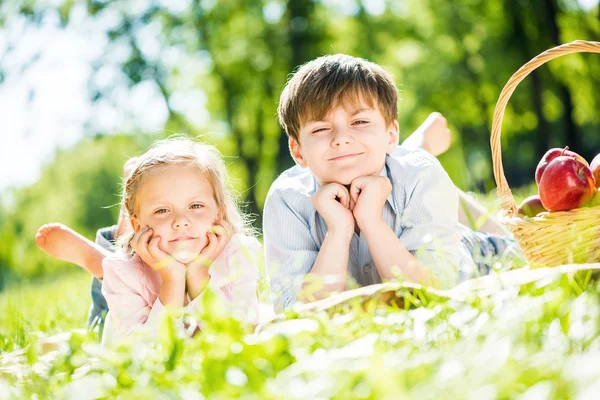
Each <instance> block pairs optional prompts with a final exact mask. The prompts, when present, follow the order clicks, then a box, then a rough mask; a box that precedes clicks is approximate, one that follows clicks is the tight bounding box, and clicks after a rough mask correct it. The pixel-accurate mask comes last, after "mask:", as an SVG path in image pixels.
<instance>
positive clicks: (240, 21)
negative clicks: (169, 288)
mask: <svg viewBox="0 0 600 400" xmlns="http://www.w3.org/2000/svg"><path fill="white" fill-rule="evenodd" d="M577 39H584V40H599V39H600V8H599V6H598V0H485V1H484V0H453V1H447V0H320V1H318V0H313V1H311V0H288V1H283V0H282V1H278V0H246V1H242V0H202V1H197V0H139V1H138V0H132V1H108V0H106V1H100V0H96V1H76V0H72V1H68V0H47V1H41V0H38V1H35V0H31V1H13V0H3V1H2V2H1V3H0V116H1V118H0V121H1V123H2V131H1V132H0V136H1V137H2V143H3V144H2V145H0V177H1V180H0V185H1V186H0V190H1V192H0V193H1V194H0V198H1V201H2V203H1V208H0V290H2V288H3V287H7V286H8V285H10V284H11V283H13V282H15V281H17V282H18V281H21V280H30V279H37V278H39V277H42V278H48V277H51V276H55V275H56V274H62V273H68V271H70V270H72V269H73V268H75V267H73V266H70V265H66V264H65V263H61V262H58V261H53V260H51V259H50V258H49V257H48V256H46V255H45V254H43V253H42V252H41V251H39V250H38V249H37V247H36V246H35V243H34V241H33V238H34V235H35V232H36V230H37V228H38V227H39V226H40V225H42V224H44V223H48V222H52V221H60V222H63V223H65V224H67V225H70V226H72V227H73V228H75V229H76V230H78V231H80V232H82V233H83V234H84V235H86V236H87V237H90V238H93V237H94V232H95V230H96V229H98V228H99V227H102V226H106V225H111V224H113V223H114V222H115V221H116V218H117V214H118V203H119V191H120V173H121V168H122V165H123V162H124V161H125V160H126V159H127V158H128V157H130V156H133V155H136V154H138V153H140V152H141V151H143V149H144V148H145V147H146V146H147V145H148V144H149V143H150V142H151V141H152V140H155V139H158V138H163V137H166V136H169V135H171V134H173V133H183V134H187V135H190V136H192V137H196V136H201V137H202V138H203V140H206V141H208V142H211V143H214V144H216V145H217V146H218V147H219V149H220V150H221V152H222V153H223V154H224V155H225V156H226V160H227V162H228V164H229V169H230V172H231V174H232V175H233V176H234V177H235V179H236V180H235V182H236V186H237V188H238V190H239V192H240V194H241V196H242V197H243V199H244V201H245V204H246V209H247V211H248V212H251V213H253V214H255V215H256V224H257V227H259V228H260V220H261V209H262V206H263V202H264V198H265V195H266V193H267V190H268V188H269V185H270V183H271V182H272V181H273V179H274V178H275V177H276V176H277V175H278V174H279V173H280V172H281V171H283V170H284V169H286V168H288V167H290V166H291V165H292V160H291V158H290V157H289V153H288V149H287V138H286V137H285V135H284V134H283V133H282V131H281V129H280V127H279V126H278V124H277V121H276V117H275V114H276V107H277V102H278V98H279V93H280V91H281V89H282V88H283V86H284V84H285V82H286V79H287V77H288V76H289V74H290V73H291V72H292V71H293V70H294V69H295V68H296V67H297V66H299V65H301V64H303V63H305V62H307V61H309V60H311V59H313V58H315V57H318V56H320V55H324V54H331V53H339V52H342V53H348V54H351V55H354V56H358V57H364V58H367V59H369V60H371V61H374V62H377V63H379V64H381V65H383V66H384V67H385V68H386V69H388V70H389V71H390V72H391V73H392V74H393V76H394V78H395V80H396V82H397V84H398V88H399V90H400V93H401V98H402V100H401V102H400V103H399V123H400V127H401V135H402V138H406V137H407V136H408V135H409V134H410V133H411V132H412V131H413V130H414V129H416V127H418V125H419V124H420V123H421V122H422V121H423V120H424V119H425V118H426V117H427V115H428V114H429V113H430V112H432V111H440V112H441V113H443V114H444V115H445V116H446V117H447V119H448V121H449V124H450V127H451V130H452V133H453V145H452V148H451V150H450V151H448V152H447V153H446V154H444V155H443V156H442V157H440V160H441V161H442V163H443V165H444V166H445V168H446V169H447V170H448V172H449V174H450V175H451V177H452V179H453V180H454V182H455V183H456V185H457V186H458V187H460V188H462V189H463V190H466V191H473V192H475V193H481V194H483V195H485V194H487V193H490V192H493V190H495V187H496V186H495V182H494V180H493V175H492V161H491V155H490V145H489V136H490V129H491V121H492V115H493V112H494V107H495V104H496V100H497V98H498V95H499V93H500V91H501V89H502V87H503V86H504V84H505V83H506V82H507V80H508V79H509V78H510V76H511V75H512V74H513V73H514V72H515V71H516V70H517V69H518V68H519V67H520V66H521V65H523V64H525V63H526V62H527V61H528V60H530V59H531V58H532V57H534V56H536V55H537V54H539V53H541V52H542V51H544V50H547V49H549V48H551V47H554V46H557V45H559V44H562V43H566V42H570V41H573V40H577ZM599 87H600V56H599V55H598V54H574V55H570V56H565V57H562V58H560V59H557V60H555V61H552V62H551V63H549V64H547V65H546V66H543V67H541V68H540V69H538V70H536V71H535V72H534V73H533V74H532V75H531V76H530V77H528V78H527V79H526V81H524V82H523V83H522V84H520V85H519V87H518V88H517V90H516V92H515V94H514V95H513V97H512V99H511V101H510V103H509V106H508V108H507V110H506V116H505V119H504V124H503V129H502V146H503V163H504V168H505V173H506V176H507V179H508V182H509V184H510V185H511V187H515V188H522V187H526V188H531V190H532V191H533V190H535V189H534V188H533V187H532V186H531V183H532V182H533V180H534V170H535V166H536V165H537V162H538V160H539V158H540V157H541V155H542V154H543V153H544V152H545V151H546V150H547V149H548V148H550V147H564V146H567V145H568V146H569V147H570V148H571V149H572V150H574V151H577V152H579V153H581V154H582V155H583V156H584V157H586V158H587V159H588V160H591V158H593V156H594V155H595V154H596V153H598V152H600V135H599V133H600V111H599V110H600V93H599V91H598V88H599Z"/></svg>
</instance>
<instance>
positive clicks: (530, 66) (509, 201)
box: [490, 40, 600, 216]
mask: <svg viewBox="0 0 600 400" xmlns="http://www.w3.org/2000/svg"><path fill="white" fill-rule="evenodd" d="M571 53H600V42H589V41H585V40H576V41H574V42H571V43H566V44H563V45H561V46H557V47H554V48H552V49H550V50H546V51H545V52H543V53H542V54H540V55H538V56H536V57H535V58H533V59H531V61H529V62H528V63H527V64H525V65H523V66H522V67H521V68H519V70H518V71H517V72H515V73H514V74H513V76H511V77H510V79H509V80H508V82H507V83H506V85H504V88H503V89H502V92H501V93H500V97H498V102H497V103H496V109H495V110H494V120H493V121H492V136H491V138H490V145H491V147H492V164H493V167H494V179H495V180H496V185H497V186H498V189H497V193H498V197H500V201H501V207H502V209H503V210H505V211H508V213H509V215H511V216H512V215H514V214H515V213H516V212H517V206H516V204H515V199H514V197H513V195H512V192H511V191H510V188H509V187H508V182H507V181H506V177H505V176H504V168H503V167H502V148H501V146H500V130H501V129H502V119H503V118H504V110H505V109H506V104H507V103H508V100H509V99H510V96H511V95H512V94H513V92H514V91H515V89H516V88H517V85H518V84H519V83H521V81H522V80H523V79H525V78H526V77H527V75H529V74H530V73H531V72H532V71H533V70H535V69H536V68H537V67H539V66H540V65H542V64H545V63H547V62H548V61H550V60H552V59H554V58H557V57H560V56H564V55H566V54H571Z"/></svg>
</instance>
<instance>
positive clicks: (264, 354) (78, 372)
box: [0, 271, 600, 399]
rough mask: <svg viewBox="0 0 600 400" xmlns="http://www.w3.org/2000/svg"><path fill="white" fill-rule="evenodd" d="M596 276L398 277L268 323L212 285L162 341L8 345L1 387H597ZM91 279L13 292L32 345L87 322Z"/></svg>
mask: <svg viewBox="0 0 600 400" xmlns="http://www.w3.org/2000/svg"><path fill="white" fill-rule="evenodd" d="M599 278H600V276H599V274H598V272H594V273H592V272H591V271H582V272H578V273H576V274H568V275H559V276H558V277H554V278H545V279H541V280H538V281H536V282H533V283H529V284H525V285H522V286H508V287H506V288H504V289H502V290H499V291H497V292H494V293H493V294H491V295H486V296H470V297H467V298H464V299H462V300H450V299H447V298H444V297H440V296H438V295H436V294H435V293H432V292H430V291H428V290H426V289H420V290H417V291H415V292H412V293H411V292H409V291H408V290H406V289H401V290H400V291H399V292H398V295H401V296H404V299H405V303H404V305H403V306H402V307H400V308H399V307H398V306H385V305H383V304H379V305H377V304H375V303H370V304H368V305H367V307H366V308H363V307H362V306H361V305H360V304H359V303H358V302H357V303H355V304H348V305H346V306H345V307H342V308H338V309H336V311H335V312H331V313H326V312H317V313H314V312H313V313H306V312H304V313H289V314H288V315H287V319H286V320H285V321H281V322H278V323H274V324H271V325H268V326H266V327H265V328H264V329H263V330H262V331H261V333H260V334H258V335H249V333H250V332H249V330H248V328H247V327H244V326H241V325H240V324H239V323H238V322H237V321H235V320H232V319H230V318H228V317H226V316H224V315H223V314H222V313H220V312H218V308H216V306H215V304H214V299H213V298H212V297H211V296H206V298H205V308H206V311H205V313H204V314H201V315H200V316H199V318H200V319H201V320H202V321H204V323H205V324H204V327H203V330H202V332H201V333H200V334H198V335H196V336H195V337H194V338H193V339H184V338H182V337H181V336H180V335H179V334H178V333H177V332H176V331H175V330H174V328H173V325H172V324H171V323H170V322H169V321H168V320H165V321H164V325H163V327H162V332H161V337H160V339H159V340H158V341H157V342H155V343H145V342H142V341H139V340H137V339H136V338H133V339H132V340H131V341H130V342H128V343H124V344H122V345H121V346H119V347H116V348H114V349H108V350H104V351H101V350H100V348H99V345H98V344H97V343H95V341H94V338H93V337H92V336H90V335H77V334H75V335H73V336H72V338H71V339H70V340H69V341H68V342H67V343H65V344H64V346H63V347H62V348H60V349H58V350H56V351H54V352H51V353H49V354H45V355H44V354H41V353H40V352H39V349H38V348H37V347H36V346H31V347H29V348H28V350H27V351H25V352H24V353H22V354H21V355H19V353H18V352H17V353H15V352H13V353H4V358H3V356H2V355H0V393H2V390H3V389H4V390H5V392H6V393H10V398H20V397H22V398H30V397H31V396H32V395H33V394H36V395H37V396H39V397H38V398H41V399H43V398H57V397H58V398H62V397H72V396H75V397H77V398H81V396H82V395H83V394H87V395H89V396H90V397H89V398H95V397H101V398H114V397H116V396H121V397H122V398H140V399H142V398H181V397H188V398H207V399H226V398H245V399H280V398H284V399H306V398H323V399H326V398H340V399H352V398H355V399H381V398H384V399H385V398H389V399H403V398H406V399H408V398H419V399H439V398H444V399H454V398H456V399H467V398H473V399H508V398H519V396H524V397H522V398H544V399H545V398H556V399H564V398H580V399H587V398H589V399H593V398H595V397H594V396H595V395H596V394H597V393H598V391H599V390H600V384H599V383H598V382H600V369H599V368H598V367H597V366H598V365H600V335H598V328H599V327H600V285H599V284H598V282H599ZM88 287H89V284H88V279H87V277H86V276H82V274H75V275H74V276H66V277H63V278H61V279H58V280H56V281H55V282H49V283H44V284H40V285H37V284H36V285H32V286H30V287H22V288H13V289H11V290H10V291H9V292H7V293H4V294H2V297H0V299H2V301H1V303H0V304H1V306H0V311H1V314H0V315H1V318H2V319H1V320H0V326H2V332H3V335H5V337H8V339H9V341H11V342H12V343H14V344H15V345H22V344H26V343H28V340H31V338H32V337H35V335H32V332H34V331H38V330H39V331H43V332H46V333H52V332H59V331H62V330H68V329H72V328H81V327H82V326H83V325H84V322H85V311H86V308H87V305H88V300H87V293H86V292H87V289H88ZM9 314H10V316H7V315H9ZM15 354H16V355H15ZM15 365H17V366H18V369H15V368H14V367H15ZM17 370H18V371H19V372H18V373H16V372H15V371H17ZM0 398H2V396H0Z"/></svg>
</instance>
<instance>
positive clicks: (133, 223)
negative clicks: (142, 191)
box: [129, 217, 142, 232]
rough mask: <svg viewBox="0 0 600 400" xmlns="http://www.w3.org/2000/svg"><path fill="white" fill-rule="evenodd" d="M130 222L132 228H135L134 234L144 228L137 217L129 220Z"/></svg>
mask: <svg viewBox="0 0 600 400" xmlns="http://www.w3.org/2000/svg"><path fill="white" fill-rule="evenodd" d="M129 222H131V227H132V228H133V231H134V232H137V231H139V230H140V228H141V227H142V226H141V225H140V222H139V221H138V220H137V218H136V217H131V218H130V219H129Z"/></svg>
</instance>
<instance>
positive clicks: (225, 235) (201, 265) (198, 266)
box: [185, 220, 234, 299]
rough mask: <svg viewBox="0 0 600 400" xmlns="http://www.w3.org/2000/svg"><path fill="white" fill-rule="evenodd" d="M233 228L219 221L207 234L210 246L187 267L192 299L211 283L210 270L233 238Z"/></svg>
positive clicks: (188, 284) (187, 279)
mask: <svg viewBox="0 0 600 400" xmlns="http://www.w3.org/2000/svg"><path fill="white" fill-rule="evenodd" d="M233 233H234V232H233V228H231V226H230V225H229V224H228V223H227V222H225V221H224V220H218V221H217V222H215V223H214V225H213V226H212V227H211V231H209V232H207V233H206V235H207V236H208V245H207V246H206V247H205V248H204V249H202V251H201V252H200V254H198V257H196V258H195V259H194V260H193V261H192V262H190V263H188V264H187V265H186V274H185V275H186V281H187V286H188V293H189V294H190V297H191V298H192V299H195V298H196V297H198V295H199V294H200V293H202V291H203V290H204V289H205V288H206V286H207V285H208V282H209V281H210V275H209V274H208V268H209V267H210V266H211V264H212V263H213V262H214V261H215V260H216V259H217V257H219V255H220V254H221V253H222V252H223V249H224V248H225V246H227V243H229V241H230V240H231V237H232V236H233Z"/></svg>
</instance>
